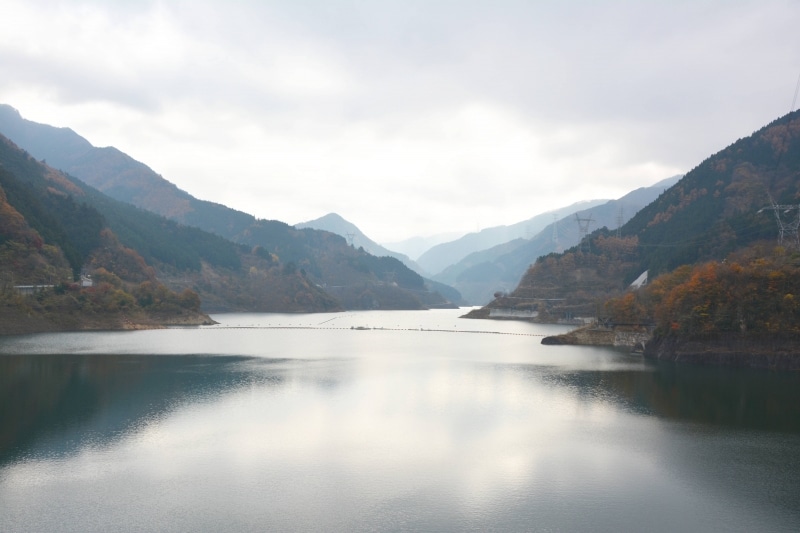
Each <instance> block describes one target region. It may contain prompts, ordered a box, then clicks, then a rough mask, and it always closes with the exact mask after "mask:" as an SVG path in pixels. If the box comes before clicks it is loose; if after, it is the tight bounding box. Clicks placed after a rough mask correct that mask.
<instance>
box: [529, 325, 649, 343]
mask: <svg viewBox="0 0 800 533" xmlns="http://www.w3.org/2000/svg"><path fill="white" fill-rule="evenodd" d="M650 336H651V335H650V333H649V332H648V331H647V330H645V329H644V328H642V329H631V328H624V329H623V328H598V327H594V326H587V327H583V328H578V329H576V330H574V331H570V332H569V333H564V334H563V335H553V336H552V337H545V338H543V339H542V344H550V345H559V344H561V345H579V346H620V347H628V348H637V347H639V346H641V345H642V344H644V343H646V342H647V341H648V340H649V339H650Z"/></svg>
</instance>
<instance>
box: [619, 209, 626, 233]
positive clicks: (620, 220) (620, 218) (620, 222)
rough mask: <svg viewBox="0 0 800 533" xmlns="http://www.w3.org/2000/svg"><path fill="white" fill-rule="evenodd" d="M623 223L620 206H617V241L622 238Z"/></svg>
mask: <svg viewBox="0 0 800 533" xmlns="http://www.w3.org/2000/svg"><path fill="white" fill-rule="evenodd" d="M624 221H625V217H624V216H622V206H619V214H618V215H617V239H621V238H622V224H623V222H624Z"/></svg>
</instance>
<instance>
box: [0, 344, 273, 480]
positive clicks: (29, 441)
mask: <svg viewBox="0 0 800 533" xmlns="http://www.w3.org/2000/svg"><path fill="white" fill-rule="evenodd" d="M244 361H247V358H240V357H210V356H186V355H182V356H158V357H150V356H136V355H131V356H124V355H122V356H120V355H75V354H64V355H61V354H55V355H7V356H0V466H2V464H3V463H6V462H9V461H13V460H14V459H16V458H19V457H23V456H24V457H31V456H57V455H63V454H68V453H74V452H75V451H77V450H79V449H81V448H82V447H84V446H86V445H88V444H91V445H93V446H105V445H108V444H109V443H111V442H113V441H117V440H119V439H120V438H122V437H123V436H124V435H126V434H128V433H129V432H131V431H136V430H137V429H138V428H141V427H142V426H143V424H144V422H145V421H147V420H155V419H158V418H159V417H161V416H163V415H164V414H165V413H167V412H169V411H171V410H173V409H175V408H177V407H178V406H180V405H185V404H187V403H191V402H194V401H199V400H201V399H208V398H211V397H213V396H215V395H218V394H219V393H221V392H222V391H225V390H229V389H231V388H232V387H237V386H241V385H242V384H243V383H247V382H250V381H252V380H253V379H254V378H255V377H256V376H255V375H254V374H252V373H251V372H249V371H247V370H246V369H245V368H244V367H243V365H242V364H241V363H242V362H244ZM257 377H258V378H259V380H260V382H261V383H265V379H264V376H263V375H260V376H257ZM280 381H281V377H280V376H271V377H270V379H269V380H268V381H266V382H268V383H270V384H279V383H280Z"/></svg>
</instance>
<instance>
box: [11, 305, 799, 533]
mask: <svg viewBox="0 0 800 533" xmlns="http://www.w3.org/2000/svg"><path fill="white" fill-rule="evenodd" d="M464 312H465V311H464V310H436V311H417V312H378V311H375V312H358V313H340V314H315V315H275V314H231V315H218V316H214V318H215V319H216V320H217V321H219V322H220V324H219V325H216V326H208V327H201V328H176V329H166V330H155V331H132V332H96V333H94V332H93V333H64V334H42V335H26V336H14V337H6V338H0V531H8V532H28V531H31V532H43V531H76V532H77V531H80V532H90V531H97V532H100V531H102V532H107V531H176V532H177V531H180V532H183V531H185V532H198V531H323V532H336V531H342V532H345V531H748V532H751V531H798V530H800V376H798V375H796V374H786V373H774V372H767V371H755V370H742V369H730V368H709V367H698V366H691V365H673V364H655V363H651V362H647V361H644V360H642V359H641V358H640V357H639V356H635V355H630V354H628V353H626V352H625V351H621V350H614V349H606V348H594V347H569V346H542V345H541V344H540V341H541V336H542V335H549V334H553V333H558V332H563V331H566V330H567V329H568V328H565V327H561V326H543V325H535V324H528V323H524V322H505V321H476V320H461V319H458V316H459V315H460V314H463V313H464Z"/></svg>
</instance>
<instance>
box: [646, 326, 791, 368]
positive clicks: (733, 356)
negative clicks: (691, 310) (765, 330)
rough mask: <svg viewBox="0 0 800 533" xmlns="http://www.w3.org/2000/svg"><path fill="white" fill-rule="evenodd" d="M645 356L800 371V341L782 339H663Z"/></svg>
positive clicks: (651, 345) (652, 343) (653, 343)
mask: <svg viewBox="0 0 800 533" xmlns="http://www.w3.org/2000/svg"><path fill="white" fill-rule="evenodd" d="M644 355H645V357H648V358H651V359H658V360H661V361H674V362H682V363H683V362H686V363H696V364H705V365H727V366H743V367H751V368H765V369H770V370H793V371H800V339H798V338H786V337H780V336H773V337H764V338H745V337H741V336H738V335H727V336H719V337H716V338H713V339H682V338H677V337H662V338H659V339H653V340H652V341H650V342H648V343H647V344H646V346H645V350H644Z"/></svg>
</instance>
